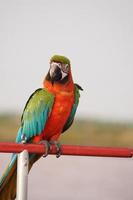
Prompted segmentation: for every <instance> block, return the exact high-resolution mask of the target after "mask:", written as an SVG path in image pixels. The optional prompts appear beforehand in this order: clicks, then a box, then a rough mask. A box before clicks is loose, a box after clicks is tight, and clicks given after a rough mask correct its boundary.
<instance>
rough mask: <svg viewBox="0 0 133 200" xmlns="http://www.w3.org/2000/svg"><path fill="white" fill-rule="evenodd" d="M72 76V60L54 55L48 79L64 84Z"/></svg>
mask: <svg viewBox="0 0 133 200" xmlns="http://www.w3.org/2000/svg"><path fill="white" fill-rule="evenodd" d="M69 76H71V69H70V60H69V59H68V58H66V57H64V56H60V55H54V56H53V57H52V58H51V59H50V69H49V71H48V74H47V76H46V80H48V81H50V82H51V83H52V85H53V84H54V83H60V84H64V83H66V82H67V81H68V79H69Z"/></svg>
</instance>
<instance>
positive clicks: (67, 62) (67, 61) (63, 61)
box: [50, 55, 70, 66]
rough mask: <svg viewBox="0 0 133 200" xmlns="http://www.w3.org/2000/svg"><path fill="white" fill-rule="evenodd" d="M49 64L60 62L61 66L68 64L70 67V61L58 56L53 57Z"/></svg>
mask: <svg viewBox="0 0 133 200" xmlns="http://www.w3.org/2000/svg"><path fill="white" fill-rule="evenodd" d="M50 62H60V63H63V64H68V65H69V66H70V60H69V59H68V58H66V57H65V56H60V55H54V56H53V57H52V58H51V59H50Z"/></svg>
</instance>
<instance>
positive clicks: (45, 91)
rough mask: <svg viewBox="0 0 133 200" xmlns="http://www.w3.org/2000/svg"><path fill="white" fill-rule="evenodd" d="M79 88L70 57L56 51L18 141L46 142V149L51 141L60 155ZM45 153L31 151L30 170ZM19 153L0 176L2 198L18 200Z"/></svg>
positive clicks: (24, 118) (29, 106)
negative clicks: (17, 174)
mask: <svg viewBox="0 0 133 200" xmlns="http://www.w3.org/2000/svg"><path fill="white" fill-rule="evenodd" d="M79 90H82V88H81V87H80V86H79V85H78V84H74V83H73V78H72V73H71V64H70V60H69V59H68V58H66V57H64V56H60V55H54V56H53V57H52V58H51V59H50V69H49V71H48V73H47V75H46V77H45V79H44V81H43V88H39V89H37V90H36V91H35V92H34V93H33V94H32V95H31V96H30V98H29V99H28V101H27V103H26V105H25V108H24V111H23V114H22V117H21V126H20V128H19V130H18V133H17V137H16V143H43V141H44V144H45V145H46V147H47V148H46V149H47V151H46V153H45V156H46V155H47V154H48V151H49V144H55V145H56V147H57V157H59V155H60V145H59V143H58V142H57V141H58V138H59V136H60V135H61V134H62V133H63V132H65V131H66V130H67V129H68V128H69V127H70V126H71V125H72V123H73V120H74V116H75V113H76V110H77V106H78V103H79V97H80V94H79ZM40 157H41V155H37V154H30V155H29V170H30V169H31V167H32V165H33V164H34V163H35V161H37V160H38V159H39V158H40ZM16 169H17V154H13V155H12V158H11V161H10V163H9V165H8V167H7V169H6V171H5V173H4V174H3V176H2V178H1V180H0V200H14V199H15V197H16Z"/></svg>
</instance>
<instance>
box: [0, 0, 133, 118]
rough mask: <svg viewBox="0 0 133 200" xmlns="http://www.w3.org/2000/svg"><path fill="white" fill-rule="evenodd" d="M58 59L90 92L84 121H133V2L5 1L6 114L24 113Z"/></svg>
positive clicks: (0, 13)
mask: <svg viewBox="0 0 133 200" xmlns="http://www.w3.org/2000/svg"><path fill="white" fill-rule="evenodd" d="M53 54H61V55H65V56H67V57H68V58H70V60H71V65H72V71H73V77H74V81H75V82H77V83H78V84H80V85H81V86H82V87H83V88H84V91H83V92H82V94H81V99H80V105H79V109H78V112H77V116H78V117H79V116H88V117H100V118H105V119H117V120H119V119H122V120H131V121H132V120H133V1H132V0H112V1H110V0H100V1H99V0H12V1H10V0H0V94H1V95H0V112H3V111H19V112H22V110H23V107H24V105H25V103H26V101H27V99H28V97H29V95H30V94H31V93H32V92H33V91H34V90H35V89H37V88H39V87H42V81H43V79H44V77H45V75H46V73H47V71H48V68H49V59H50V57H51V56H52V55H53Z"/></svg>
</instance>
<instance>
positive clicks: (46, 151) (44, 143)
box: [39, 140, 51, 158]
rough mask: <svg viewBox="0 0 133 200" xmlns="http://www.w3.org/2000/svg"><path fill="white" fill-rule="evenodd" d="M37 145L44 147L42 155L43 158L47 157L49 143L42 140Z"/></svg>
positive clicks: (49, 147)
mask: <svg viewBox="0 0 133 200" xmlns="http://www.w3.org/2000/svg"><path fill="white" fill-rule="evenodd" d="M39 144H43V145H44V147H45V153H44V154H43V158H45V157H47V155H48V154H49V151H50V149H51V146H50V144H49V142H48V141H47V140H42V141H40V142H39Z"/></svg>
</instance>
